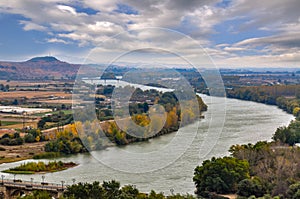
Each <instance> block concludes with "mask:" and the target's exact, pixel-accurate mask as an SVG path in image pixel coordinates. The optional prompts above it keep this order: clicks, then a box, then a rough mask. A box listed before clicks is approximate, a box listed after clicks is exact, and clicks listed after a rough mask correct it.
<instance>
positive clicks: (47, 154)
mask: <svg viewBox="0 0 300 199" xmlns="http://www.w3.org/2000/svg"><path fill="white" fill-rule="evenodd" d="M61 156H62V155H61V154H60V153H59V152H44V153H40V154H36V155H34V156H33V159H51V158H58V157H61Z"/></svg>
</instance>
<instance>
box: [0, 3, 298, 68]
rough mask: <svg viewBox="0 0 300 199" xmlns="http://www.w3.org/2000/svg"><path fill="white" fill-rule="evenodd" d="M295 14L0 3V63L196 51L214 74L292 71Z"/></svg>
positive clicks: (239, 6) (270, 6)
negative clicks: (232, 70) (229, 70)
mask: <svg viewBox="0 0 300 199" xmlns="http://www.w3.org/2000/svg"><path fill="white" fill-rule="evenodd" d="M299 10H300V1H299V0H285V1H283V0H122V1H121V0H80V1H79V0H72V1H71V0H13V1H12V0H1V1H0V24H1V31H0V60H15V61H20V60H26V59H29V58H31V57H33V56H42V55H53V56H56V57H58V58H59V59H61V60H64V61H69V62H72V63H81V62H82V61H83V60H84V59H86V58H87V57H89V54H90V52H91V50H92V49H95V48H96V49H98V51H99V53H102V55H105V56H103V57H106V58H107V57H109V59H111V58H112V57H114V56H115V55H117V54H118V53H124V52H128V51H134V50H136V49H143V48H145V49H147V48H149V49H151V50H149V51H155V53H154V52H150V54H151V55H149V56H148V57H151V59H152V60H154V59H155V57H156V56H158V55H157V54H159V53H157V52H164V51H168V52H171V51H172V49H176V50H174V53H175V54H176V53H179V54H180V52H182V53H183V54H184V56H186V58H187V59H189V58H192V57H199V56H200V57H201V55H199V49H196V48H197V47H196V46H195V45H196V44H197V45H198V46H201V47H202V48H204V50H205V51H206V52H207V53H208V54H209V56H210V57H211V59H212V60H213V61H214V62H215V63H216V64H217V66H219V67H299V66H300V65H299V64H300V12H299ZM153 27H158V28H160V29H155V28H154V29H151V28H153ZM149 28H150V29H149ZM176 31H177V32H176ZM118 34H119V35H118ZM116 35H117V36H116ZM179 35H181V36H179ZM183 35H185V36H183ZM199 48H200V47H199ZM98 51H97V52H98ZM171 53H173V51H172V52H171ZM141 54H143V53H140V54H139V56H140V58H141V56H142V55H141ZM162 54H164V53H162ZM98 55H99V54H98ZM109 55H111V56H109ZM98 57H99V56H98ZM100 57H101V56H100ZM136 59H137V58H136V56H135V57H134V56H132V57H130V56H127V59H124V60H125V61H128V62H130V61H132V62H139V61H141V60H136ZM164 60H165V61H168V62H169V63H170V64H172V63H176V62H177V61H175V59H173V58H172V57H170V56H165V57H164ZM103 61H107V60H103Z"/></svg>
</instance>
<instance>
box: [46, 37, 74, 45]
mask: <svg viewBox="0 0 300 199" xmlns="http://www.w3.org/2000/svg"><path fill="white" fill-rule="evenodd" d="M47 42H49V43H63V44H70V42H67V41H65V40H63V39H57V38H50V39H47Z"/></svg>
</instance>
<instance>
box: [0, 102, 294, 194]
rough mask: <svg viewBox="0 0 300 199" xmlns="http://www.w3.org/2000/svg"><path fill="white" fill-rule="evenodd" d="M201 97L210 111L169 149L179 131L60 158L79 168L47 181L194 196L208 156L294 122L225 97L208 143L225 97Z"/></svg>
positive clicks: (25, 177) (289, 117) (38, 178)
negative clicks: (216, 128)
mask: <svg viewBox="0 0 300 199" xmlns="http://www.w3.org/2000/svg"><path fill="white" fill-rule="evenodd" d="M201 97H202V98H203V100H204V101H205V103H206V104H207V105H208V111H207V112H205V113H204V116H205V119H201V120H200V121H199V122H198V123H197V122H196V123H194V124H191V125H188V126H185V127H183V128H181V129H180V130H181V131H182V132H184V133H185V136H183V137H181V138H180V139H177V140H179V141H178V142H177V143H175V145H173V148H168V147H167V146H169V145H168V144H170V143H171V142H172V141H173V140H175V138H176V137H177V136H179V134H178V133H171V134H168V135H164V136H161V137H158V138H155V139H152V140H150V141H149V142H143V143H134V144H130V145H128V146H125V147H121V148H120V147H110V148H108V149H106V150H103V151H98V152H93V153H92V154H93V155H90V154H79V155H73V156H70V157H64V158H59V159H57V160H62V161H73V162H76V163H78V164H79V166H77V167H74V168H71V169H68V170H65V171H61V172H57V173H48V174H44V175H45V181H46V182H56V183H59V182H60V181H62V180H63V181H65V182H66V183H67V184H72V179H73V178H74V179H75V180H76V182H79V181H81V182H92V181H100V182H102V181H103V180H111V179H115V180H118V181H120V182H121V184H122V185H124V184H133V185H136V187H137V188H138V189H139V190H140V191H143V192H149V191H150V190H151V189H153V190H155V191H162V192H164V193H165V194H170V190H171V189H172V190H174V192H175V193H193V192H194V190H195V186H194V183H193V181H192V177H193V172H194V168H195V167H196V166H197V165H199V164H201V162H202V161H203V160H205V159H209V158H211V157H212V156H216V157H219V156H224V155H228V154H229V153H228V149H229V147H230V146H231V145H233V144H246V143H255V142H257V141H259V140H271V137H272V135H273V133H274V132H275V130H276V128H277V127H279V126H282V125H287V124H288V123H289V122H290V121H291V120H292V119H293V116H292V115H290V114H287V113H285V112H283V111H282V110H280V109H278V108H277V107H275V106H269V105H264V104H259V103H255V102H249V101H241V100H237V99H226V115H224V117H225V118H224V119H225V123H224V126H223V128H222V132H221V134H217V135H218V136H217V137H216V136H213V137H211V138H210V137H209V135H208V138H209V139H205V136H206V135H205V133H207V132H208V129H209V128H212V130H213V127H212V126H209V125H210V123H211V121H212V120H213V119H214V118H213V116H212V114H213V113H212V111H213V110H215V109H214V108H216V107H218V101H223V100H224V99H222V98H216V97H209V96H201ZM190 132H196V133H195V134H193V133H190ZM194 135H195V136H194ZM209 140H214V141H215V142H210V143H215V145H214V146H213V147H212V146H210V147H207V148H209V149H212V150H208V151H205V153H200V151H203V147H204V148H205V144H206V142H207V141H208V142H207V143H209ZM204 141H205V142H204ZM184 144H188V146H183V145H184ZM174 146H175V147H174ZM185 148H187V150H186V151H185V150H183V149H185ZM124 152H125V153H124ZM177 152H178V153H179V154H180V155H178V154H177ZM183 152H184V153H183ZM182 153H183V154H182ZM120 154H122V155H120ZM123 154H125V155H123ZM136 154H140V155H136ZM149 154H150V155H149ZM174 154H175V155H174ZM143 157H144V158H143ZM145 157H150V158H149V159H148V158H145ZM138 158H140V159H138ZM99 160H101V161H99ZM126 160H128V161H126ZM26 161H32V160H26ZM26 161H21V162H26ZM19 164H20V162H16V163H8V164H1V165H0V170H1V171H2V170H4V169H8V168H11V167H15V166H18V165H19ZM107 165H108V166H107ZM3 175H5V178H11V179H13V175H9V174H3ZM16 178H18V179H23V180H29V181H30V178H34V181H41V180H42V175H41V174H36V175H17V176H16Z"/></svg>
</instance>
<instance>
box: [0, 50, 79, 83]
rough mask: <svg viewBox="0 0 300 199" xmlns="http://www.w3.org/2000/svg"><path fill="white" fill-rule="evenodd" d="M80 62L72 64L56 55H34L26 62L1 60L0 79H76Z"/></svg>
mask: <svg viewBox="0 0 300 199" xmlns="http://www.w3.org/2000/svg"><path fill="white" fill-rule="evenodd" d="M79 67H80V65H79V64H70V63H67V62H63V61H60V60H58V59H56V58H55V57H51V56H46V57H34V58H32V59H30V60H28V61H25V62H1V61H0V79H10V80H21V79H53V78H54V79H61V78H64V79H74V78H75V76H76V74H77V71H78V69H79Z"/></svg>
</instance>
